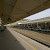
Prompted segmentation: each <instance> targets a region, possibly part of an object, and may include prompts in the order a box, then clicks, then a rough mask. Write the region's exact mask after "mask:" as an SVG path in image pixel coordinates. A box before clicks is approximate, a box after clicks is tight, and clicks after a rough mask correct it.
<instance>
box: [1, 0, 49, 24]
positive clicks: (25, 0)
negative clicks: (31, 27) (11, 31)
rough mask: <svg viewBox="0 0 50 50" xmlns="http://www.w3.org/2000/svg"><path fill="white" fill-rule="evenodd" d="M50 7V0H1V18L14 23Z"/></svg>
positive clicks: (5, 22) (5, 21)
mask: <svg viewBox="0 0 50 50" xmlns="http://www.w3.org/2000/svg"><path fill="white" fill-rule="evenodd" d="M47 8H50V0H0V18H2V20H3V23H4V24H7V23H12V22H15V21H18V20H20V19H22V18H25V17H28V16H30V15H32V14H34V13H37V12H40V11H42V10H44V9H47Z"/></svg>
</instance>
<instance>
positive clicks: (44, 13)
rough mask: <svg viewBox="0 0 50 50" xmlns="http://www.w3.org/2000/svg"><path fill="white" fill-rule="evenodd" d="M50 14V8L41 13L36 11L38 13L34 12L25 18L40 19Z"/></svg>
mask: <svg viewBox="0 0 50 50" xmlns="http://www.w3.org/2000/svg"><path fill="white" fill-rule="evenodd" d="M48 16H50V8H48V9H46V10H44V11H41V12H39V13H36V14H33V15H31V16H29V17H27V18H24V19H30V20H35V19H40V18H44V17H48Z"/></svg>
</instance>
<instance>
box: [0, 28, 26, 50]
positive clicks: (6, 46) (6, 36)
mask: <svg viewBox="0 0 50 50" xmlns="http://www.w3.org/2000/svg"><path fill="white" fill-rule="evenodd" d="M0 50H25V48H24V47H23V46H22V45H21V44H20V42H19V41H18V40H17V39H16V38H15V37H14V36H13V35H12V34H11V33H10V32H9V30H7V29H6V30H5V31H4V32H0Z"/></svg>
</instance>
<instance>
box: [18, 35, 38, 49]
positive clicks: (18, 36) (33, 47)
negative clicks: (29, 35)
mask: <svg viewBox="0 0 50 50" xmlns="http://www.w3.org/2000/svg"><path fill="white" fill-rule="evenodd" d="M18 37H19V36H18ZM19 38H20V37H19ZM20 39H21V40H22V41H23V42H25V43H26V44H27V45H29V46H30V47H31V48H33V50H37V49H36V48H35V47H33V46H31V45H30V44H29V43H28V42H26V41H25V40H23V39H22V38H20Z"/></svg>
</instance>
